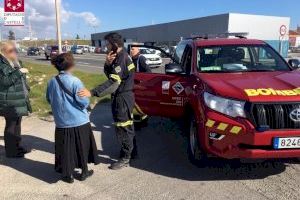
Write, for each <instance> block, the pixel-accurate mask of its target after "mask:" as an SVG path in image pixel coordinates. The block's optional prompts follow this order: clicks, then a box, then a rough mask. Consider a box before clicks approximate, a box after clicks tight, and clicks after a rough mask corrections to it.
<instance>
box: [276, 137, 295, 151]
mask: <svg viewBox="0 0 300 200" xmlns="http://www.w3.org/2000/svg"><path fill="white" fill-rule="evenodd" d="M273 146H274V148H275V149H300V137H289V138H275V140H274V144H273Z"/></svg>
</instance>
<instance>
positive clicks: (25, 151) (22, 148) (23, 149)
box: [18, 147, 31, 154]
mask: <svg viewBox="0 0 300 200" xmlns="http://www.w3.org/2000/svg"><path fill="white" fill-rule="evenodd" d="M18 151H19V152H20V153H24V154H27V153H30V152H31V149H26V148H24V147H19V148H18Z"/></svg>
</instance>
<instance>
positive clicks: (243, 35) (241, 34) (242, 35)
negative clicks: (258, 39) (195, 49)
mask: <svg viewBox="0 0 300 200" xmlns="http://www.w3.org/2000/svg"><path fill="white" fill-rule="evenodd" d="M247 35H249V33H247V32H236V33H235V32H227V33H217V34H202V35H197V34H191V37H190V38H187V39H192V40H197V39H204V40H207V39H214V38H229V37H236V38H244V39H247V37H246V36H247Z"/></svg>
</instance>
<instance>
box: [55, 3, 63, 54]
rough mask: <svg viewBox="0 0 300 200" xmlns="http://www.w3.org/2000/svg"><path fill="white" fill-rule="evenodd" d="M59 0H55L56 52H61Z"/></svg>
mask: <svg viewBox="0 0 300 200" xmlns="http://www.w3.org/2000/svg"><path fill="white" fill-rule="evenodd" d="M60 1H61V0H55V11H56V37H57V41H58V52H59V53H62V42H61V23H60V3H61V2H60Z"/></svg>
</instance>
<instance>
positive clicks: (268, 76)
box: [199, 71, 300, 102]
mask: <svg viewBox="0 0 300 200" xmlns="http://www.w3.org/2000/svg"><path fill="white" fill-rule="evenodd" d="M199 77H200V78H201V80H202V81H204V85H205V87H206V91H208V92H211V93H213V94H216V95H219V96H222V97H226V98H232V99H238V100H243V101H250V102H292V101H299V102H300V71H289V72H242V73H220V74H218V73H199Z"/></svg>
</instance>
